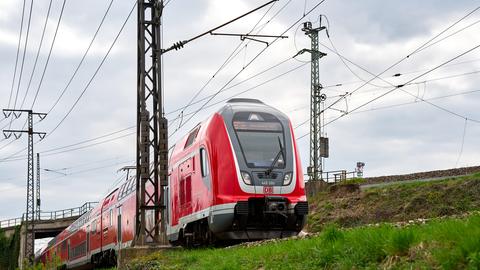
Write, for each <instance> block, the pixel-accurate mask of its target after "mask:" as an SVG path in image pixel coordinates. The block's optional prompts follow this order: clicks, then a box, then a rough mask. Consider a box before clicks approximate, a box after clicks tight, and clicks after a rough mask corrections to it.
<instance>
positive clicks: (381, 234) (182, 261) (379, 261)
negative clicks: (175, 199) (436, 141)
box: [130, 214, 480, 269]
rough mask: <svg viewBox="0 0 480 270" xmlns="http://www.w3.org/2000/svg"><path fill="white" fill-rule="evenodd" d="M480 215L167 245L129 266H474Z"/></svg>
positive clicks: (479, 261)
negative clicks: (230, 242)
mask: <svg viewBox="0 0 480 270" xmlns="http://www.w3.org/2000/svg"><path fill="white" fill-rule="evenodd" d="M479 267H480V215H479V214H476V215H472V216H470V217H467V218H465V219H438V220H432V221H429V222H427V223H426V224H416V225H409V226H405V227H397V226H395V225H389V224H382V225H378V226H364V227H357V228H350V229H340V228H338V227H335V226H328V227H326V228H325V229H324V230H323V231H322V233H320V234H318V235H315V236H312V237H308V238H306V239H289V240H277V241H273V242H267V243H263V244H258V243H254V244H246V245H241V246H237V247H232V248H226V249H195V250H172V251H163V252H158V253H155V254H153V255H151V256H148V257H145V258H140V259H137V260H135V261H133V262H132V263H131V264H130V269H365V268H367V269H432V268H434V269H435V268H443V269H479Z"/></svg>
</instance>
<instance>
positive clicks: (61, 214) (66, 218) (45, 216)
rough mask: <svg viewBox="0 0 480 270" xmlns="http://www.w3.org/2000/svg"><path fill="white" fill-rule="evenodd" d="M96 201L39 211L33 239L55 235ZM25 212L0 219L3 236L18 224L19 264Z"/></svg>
mask: <svg viewBox="0 0 480 270" xmlns="http://www.w3.org/2000/svg"><path fill="white" fill-rule="evenodd" d="M96 204H97V202H87V203H85V204H83V205H82V206H80V207H75V208H69V209H63V210H57V211H51V212H40V219H39V220H35V234H34V235H35V239H41V238H47V237H55V236H57V235H58V234H59V233H60V232H62V231H63V230H64V229H66V228H67V227H68V226H70V224H72V223H73V222H74V221H75V220H77V219H78V218H79V217H80V216H82V215H83V214H85V213H87V212H88V211H90V210H91V209H92V208H93V207H95V205H96ZM24 217H25V214H23V215H22V217H20V218H12V219H8V220H2V221H0V230H2V231H4V232H5V236H7V237H10V236H12V235H13V234H14V233H15V230H16V228H17V227H18V226H20V254H19V258H18V262H19V266H20V265H22V264H21V262H22V261H23V259H24V254H23V252H24V246H23V245H24V244H25V237H26V233H25V232H26V228H25V226H24V222H23V220H24Z"/></svg>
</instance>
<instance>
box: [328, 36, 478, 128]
mask: <svg viewBox="0 0 480 270" xmlns="http://www.w3.org/2000/svg"><path fill="white" fill-rule="evenodd" d="M323 46H324V45H323ZM479 46H480V45H479ZM326 48H328V47H326ZM475 49H476V48H475V47H474V48H473V49H472V50H469V51H467V52H465V53H464V54H466V53H470V52H471V51H473V50H475ZM335 53H336V54H337V55H338V56H339V57H340V58H342V59H344V60H346V61H348V62H349V63H352V64H353V65H355V66H356V67H358V68H360V69H361V70H363V71H365V72H367V73H369V74H370V75H372V76H377V75H375V74H374V73H372V72H370V71H369V70H367V69H366V68H364V67H362V66H360V65H358V64H356V63H355V62H353V61H351V60H350V59H348V58H346V57H345V56H343V55H341V54H339V53H338V51H335ZM464 54H461V55H459V56H456V57H454V58H452V59H450V60H448V61H447V62H445V64H446V63H450V62H452V61H454V60H455V59H457V58H459V57H461V56H463V55H464ZM442 65H443V64H442ZM442 65H440V66H437V67H435V68H433V69H431V70H429V71H427V72H425V73H423V74H422V75H420V76H418V77H422V76H424V75H426V74H428V73H430V72H432V71H434V70H436V69H438V68H439V67H441V66H442ZM478 72H480V71H478ZM468 74H470V73H468ZM418 77H417V78H418ZM447 77H448V78H451V76H447ZM377 78H379V79H380V80H381V81H383V82H385V83H388V84H390V85H391V86H392V87H395V88H394V89H400V90H401V91H402V92H404V93H406V94H408V95H410V96H412V97H415V99H417V98H418V99H419V100H420V101H423V102H425V103H427V104H429V105H431V106H433V107H435V108H437V109H440V110H442V111H445V112H447V113H450V114H452V115H455V116H457V117H460V118H465V116H463V115H460V114H458V113H456V112H454V111H452V110H449V109H446V108H444V107H442V106H439V105H437V104H434V103H431V102H430V101H427V100H425V99H423V98H422V97H419V96H416V95H414V94H412V93H410V92H408V91H406V90H404V89H403V88H404V87H405V86H407V85H410V84H413V83H414V82H415V81H416V79H417V78H414V79H412V80H410V81H408V82H407V83H404V84H401V85H397V86H395V85H394V84H392V83H391V82H389V81H387V80H385V79H382V78H380V77H378V76H377ZM422 83H423V82H422ZM390 91H391V90H390ZM347 113H348V112H347ZM472 120H473V121H477V120H474V119H472Z"/></svg>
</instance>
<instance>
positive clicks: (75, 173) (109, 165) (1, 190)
mask: <svg viewBox="0 0 480 270" xmlns="http://www.w3.org/2000/svg"><path fill="white" fill-rule="evenodd" d="M132 162H133V161H132V160H127V161H118V162H115V163H112V164H108V165H104V166H97V167H94V168H89V169H84V170H79V171H73V172H71V173H69V174H67V175H59V176H55V177H51V178H45V179H42V181H48V182H50V181H53V180H56V179H60V178H65V177H69V176H72V175H79V174H84V173H88V172H93V171H98V170H101V169H106V168H110V167H114V166H118V165H122V164H127V163H132ZM24 188H25V185H22V186H15V187H11V188H5V189H0V192H5V191H10V190H15V189H24Z"/></svg>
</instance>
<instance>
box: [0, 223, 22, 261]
mask: <svg viewBox="0 0 480 270" xmlns="http://www.w3.org/2000/svg"><path fill="white" fill-rule="evenodd" d="M19 251H20V227H17V228H16V229H15V233H14V234H13V235H12V236H11V237H6V236H5V233H4V232H3V231H2V230H0V269H1V270H4V269H5V270H7V269H8V270H14V269H16V268H17V267H18V254H19Z"/></svg>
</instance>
